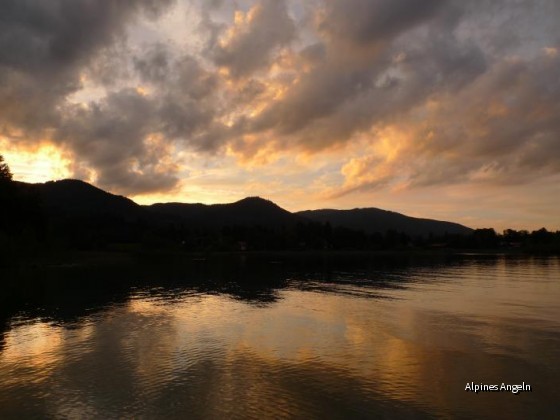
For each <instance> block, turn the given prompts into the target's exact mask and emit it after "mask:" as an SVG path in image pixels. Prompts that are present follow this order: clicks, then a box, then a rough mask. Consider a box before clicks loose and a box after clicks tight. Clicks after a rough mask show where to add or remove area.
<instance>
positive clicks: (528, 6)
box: [0, 0, 560, 199]
mask: <svg viewBox="0 0 560 420" xmlns="http://www.w3.org/2000/svg"><path fill="white" fill-rule="evenodd" d="M559 18H560V3H558V2H557V1H555V0H538V1H535V2H529V1H526V2H523V1H521V2H520V1H513V0H499V1H486V0H473V1H469V2H464V1H458V0H425V1H422V2H418V1H414V0H310V1H306V2H295V1H290V0H255V1H238V2H225V1H219V0H214V1H195V0H191V1H189V0H166V1H156V0H131V1H128V2H122V1H117V0H113V1H102V2H101V1H99V2H96V1H91V0H52V1H49V2H42V1H39V0H5V1H3V2H2V3H1V4H0V136H1V137H2V138H3V139H4V141H7V142H8V144H9V145H10V147H14V148H21V149H26V148H27V149H29V148H33V147H36V146H37V145H38V144H51V145H54V146H56V147H57V148H58V149H59V150H60V151H61V152H62V153H63V154H65V156H67V157H68V158H69V159H70V161H71V162H72V164H71V167H70V168H69V169H70V170H71V172H72V174H73V176H75V177H80V178H83V179H86V180H90V181H94V182H96V183H97V184H98V185H99V186H101V187H103V188H107V189H110V190H112V191H115V192H119V193H123V194H130V195H138V194H148V193H165V192H166V191H173V190H176V189H177V188H180V186H181V185H183V184H184V183H189V182H196V176H201V174H203V173H204V171H206V172H207V173H208V174H210V173H212V170H213V168H215V167H216V166H220V165H221V166H223V165H230V166H231V167H232V168H235V169H232V170H231V172H235V173H236V174H237V175H236V176H239V179H238V181H239V182H243V179H244V178H243V176H242V173H243V172H246V173H252V171H255V170H256V169H255V168H257V170H258V171H260V172H261V173H262V174H263V175H262V177H261V178H262V182H263V184H266V182H269V183H271V182H277V183H281V184H284V187H285V188H287V189H290V188H292V189H298V188H299V189H302V188H308V189H309V188H311V187H310V186H312V187H313V188H314V189H313V191H312V192H313V193H314V194H316V195H317V196H322V197H326V198H328V199H337V198H340V197H347V196H351V195H352V194H356V193H367V192H368V191H380V190H383V191H396V190H398V191H400V190H403V189H404V190H407V189H408V190H413V189H415V188H424V187H431V186H450V185H478V184H480V185H494V186H497V188H498V187H499V188H507V186H508V185H522V184H525V183H531V182H537V181H538V180H540V179H545V178H547V177H551V176H552V177H554V176H558V175H560V159H558V157H559V156H560V119H558V118H557V116H558V115H560V78H559V77H558V75H559V74H560V27H559V26H558V25H557V22H558V19H559ZM201 162H202V163H201ZM290 177H292V178H293V179H292V178H290ZM295 178H298V179H300V181H296V180H295ZM301 180H303V181H301ZM304 185H307V187H305V186H304Z"/></svg>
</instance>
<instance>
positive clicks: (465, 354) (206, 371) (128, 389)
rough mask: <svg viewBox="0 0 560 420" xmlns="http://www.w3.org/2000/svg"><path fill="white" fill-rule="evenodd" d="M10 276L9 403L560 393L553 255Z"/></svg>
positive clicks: (146, 409) (476, 400) (189, 407)
mask: <svg viewBox="0 0 560 420" xmlns="http://www.w3.org/2000/svg"><path fill="white" fill-rule="evenodd" d="M162 267H163V268H162ZM3 275H4V278H7V279H8V281H6V282H5V285H6V286H5V287H6V290H7V292H8V293H9V296H10V298H9V299H8V298H4V301H2V317H1V319H2V321H1V324H0V417H1V418H11V417H65V418H66V417H71V418H73V417H96V418H97V417H103V418H114V417H162V418H167V417H177V416H187V415H188V416H189V417H190V418H223V417H244V418H245V417H251V418H257V417H258V418H263V417H266V418H269V417H273V418H276V417H290V418H348V417H352V418H354V417H358V418H360V417H362V418H372V417H379V416H384V415H385V416H391V417H415V418H417V417H428V418H430V417H441V416H443V417H448V416H458V417H475V416H476V417H483V418H484V417H491V416H495V415H499V416H500V417H510V418H527V417H537V416H538V417H553V416H554V415H557V414H558V413H559V410H560V405H559V403H558V402H557V398H556V397H557V392H556V390H555V387H556V386H557V380H558V378H559V377H560V375H559V374H560V367H559V364H558V360H560V358H559V356H560V305H558V303H559V302H560V261H559V259H558V258H555V257H551V258H529V257H526V258H521V257H481V256H470V257H460V258H443V259H436V260H434V259H405V260H402V259H398V258H388V257H384V258H371V257H369V258H367V257H365V256H362V257H360V256H355V257H353V258H349V257H346V258H333V257H331V258H327V257H322V256H314V257H312V256H307V257H306V258H295V257H294V258H291V257H286V256H284V257H279V256H259V257H256V256H241V257H239V256H230V257H221V258H219V259H217V258H209V259H192V258H190V257H189V259H188V260H186V261H184V260H183V261H173V260H170V261H157V262H156V263H154V264H149V263H145V262H144V263H142V264H140V263H137V264H133V265H123V266H117V267H111V268H101V267H97V268H94V267H66V268H64V267H62V268H56V269H55V268H52V269H48V270H38V269H36V270H24V271H20V272H17V273H14V272H12V273H3ZM6 295H7V294H5V296H6ZM470 382H474V383H475V384H480V383H484V384H495V383H498V384H499V383H502V382H505V383H508V384H518V383H522V382H525V383H528V384H531V385H532V387H533V392H526V393H520V394H518V395H513V394H511V393H478V394H475V393H471V392H466V391H465V385H466V384H467V383H470Z"/></svg>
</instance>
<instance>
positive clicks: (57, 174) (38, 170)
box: [2, 140, 72, 183]
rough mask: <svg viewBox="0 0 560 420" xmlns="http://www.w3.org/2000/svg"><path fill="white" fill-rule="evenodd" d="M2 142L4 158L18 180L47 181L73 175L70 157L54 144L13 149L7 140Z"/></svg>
mask: <svg viewBox="0 0 560 420" xmlns="http://www.w3.org/2000/svg"><path fill="white" fill-rule="evenodd" d="M2 144H3V155H4V158H5V159H6V161H7V162H9V164H10V169H11V171H12V172H13V175H14V179H17V180H18V181H23V182H30V183H36V182H47V181H52V180H58V179H64V178H69V177H71V176H72V171H71V170H70V167H71V161H70V159H69V158H67V157H65V156H64V155H63V154H62V153H61V152H60V151H59V150H58V149H57V148H56V147H54V146H51V145H48V144H45V145H40V146H38V147H34V148H33V149H25V148H16V149H11V148H9V147H7V141H6V140H4V142H3V143H2Z"/></svg>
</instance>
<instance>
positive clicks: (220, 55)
mask: <svg viewBox="0 0 560 420" xmlns="http://www.w3.org/2000/svg"><path fill="white" fill-rule="evenodd" d="M295 29H296V28H295V24H294V22H293V21H292V19H291V18H290V16H289V15H288V10H287V6H286V1H285V0H260V1H259V2H258V3H257V4H256V5H255V6H254V8H253V9H252V10H251V12H250V13H249V15H248V17H247V22H244V23H240V24H238V26H236V27H234V29H233V33H232V34H231V38H230V39H229V40H227V42H225V44H224V45H221V44H217V45H216V46H215V49H214V52H213V53H214V57H215V61H216V64H218V65H219V66H223V67H226V68H228V69H229V71H230V72H231V74H232V75H233V76H234V77H242V76H246V75H249V74H251V73H253V72H254V71H255V70H258V69H260V68H262V67H264V66H266V65H267V64H269V63H270V60H271V59H272V53H273V52H274V51H275V49H277V48H278V47H281V46H284V45H286V44H288V43H289V42H290V41H291V40H292V39H293V38H294V36H295Z"/></svg>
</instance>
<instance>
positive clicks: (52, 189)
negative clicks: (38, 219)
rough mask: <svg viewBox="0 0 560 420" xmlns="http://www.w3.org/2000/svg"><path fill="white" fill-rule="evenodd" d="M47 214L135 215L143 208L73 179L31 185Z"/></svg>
mask: <svg viewBox="0 0 560 420" xmlns="http://www.w3.org/2000/svg"><path fill="white" fill-rule="evenodd" d="M30 187H31V188H32V189H33V190H35V191H36V192H37V193H38V196H39V199H40V201H41V203H42V204H43V206H44V209H45V210H46V211H47V213H48V214H49V215H54V216H65V217H90V216H107V215H110V216H119V217H123V218H126V219H133V218H138V217H140V216H141V215H142V213H143V209H142V207H141V206H139V205H138V204H136V203H135V202H134V201H132V200H130V199H128V198H126V197H123V196H120V195H114V194H111V193H108V192H106V191H103V190H101V189H99V188H97V187H94V186H93V185H91V184H88V183H87V182H83V181H78V180H75V179H65V180H62V181H50V182H46V183H44V184H31V185H30Z"/></svg>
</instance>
